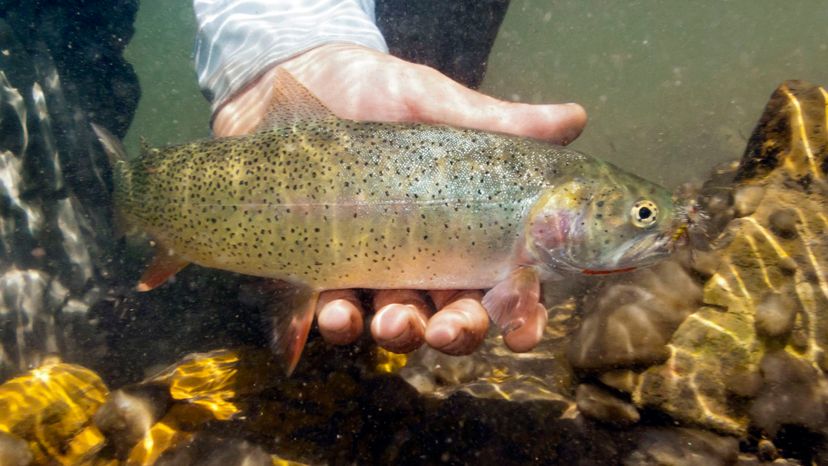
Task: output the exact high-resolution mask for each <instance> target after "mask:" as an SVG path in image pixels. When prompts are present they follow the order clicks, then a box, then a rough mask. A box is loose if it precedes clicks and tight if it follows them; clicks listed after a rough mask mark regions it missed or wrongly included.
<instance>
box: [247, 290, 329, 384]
mask: <svg viewBox="0 0 828 466" xmlns="http://www.w3.org/2000/svg"><path fill="white" fill-rule="evenodd" d="M260 292H264V293H265V294H266V296H265V301H264V307H265V313H266V316H267V319H268V320H269V321H270V328H271V339H270V346H271V348H273V351H274V352H275V353H276V355H277V357H278V358H279V359H280V360H281V361H282V363H283V365H284V369H285V373H286V374H287V375H290V374H291V373H293V370H294V369H295V368H296V364H298V363H299V358H300V356H302V350H303V349H304V348H305V343H306V342H307V341H308V334H309V333H310V329H311V325H312V324H313V317H314V315H315V313H316V304H317V302H318V301H319V292H318V291H315V290H313V289H311V288H310V287H307V286H301V285H300V286H296V285H292V284H289V283H284V282H268V283H267V284H265V285H263V286H262V287H261V288H260Z"/></svg>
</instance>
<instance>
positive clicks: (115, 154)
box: [91, 123, 130, 237]
mask: <svg viewBox="0 0 828 466" xmlns="http://www.w3.org/2000/svg"><path fill="white" fill-rule="evenodd" d="M91 126H92V131H94V132H95V134H96V135H97V136H98V141H100V143H101V145H102V146H103V148H104V152H106V156H107V157H108V158H109V165H110V166H111V167H112V171H113V181H114V182H115V192H114V193H113V194H114V196H115V197H116V198H118V197H119V191H120V192H121V194H120V195H121V196H123V195H124V193H123V184H124V183H126V182H127V175H126V174H125V173H124V172H125V171H126V167H127V154H126V150H124V146H123V144H121V141H120V140H119V139H118V138H117V137H115V135H113V134H112V133H110V132H109V131H107V129H106V128H104V127H103V126H99V125H96V124H95V123H92V124H91ZM113 217H114V218H113V223H114V226H115V233H116V234H117V235H118V236H119V237H121V236H124V235H125V234H126V233H127V232H129V231H130V228H129V224H128V222H127V221H126V219H125V218H124V216H123V215H122V212H121V209H119V208H118V202H117V201H116V205H115V208H114V209H113Z"/></svg>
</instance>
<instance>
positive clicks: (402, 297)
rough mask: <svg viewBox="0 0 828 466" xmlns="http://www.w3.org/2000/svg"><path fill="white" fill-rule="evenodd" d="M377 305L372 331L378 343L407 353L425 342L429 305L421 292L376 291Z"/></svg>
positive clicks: (375, 304) (375, 302)
mask: <svg viewBox="0 0 828 466" xmlns="http://www.w3.org/2000/svg"><path fill="white" fill-rule="evenodd" d="M374 309H376V310H377V311H376V314H374V318H373V319H372V320H371V334H372V335H373V336H374V340H375V341H376V342H377V344H378V345H380V346H382V347H383V348H385V349H387V350H389V351H393V352H395V353H408V352H410V351H414V350H415V349H417V348H419V347H420V346H421V345H422V344H423V342H424V341H425V329H426V322H427V321H428V315H429V305H428V302H426V300H425V297H424V296H423V295H422V294H421V293H420V292H418V291H414V290H380V291H377V292H376V293H375V294H374Z"/></svg>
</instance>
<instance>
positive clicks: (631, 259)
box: [616, 226, 687, 269]
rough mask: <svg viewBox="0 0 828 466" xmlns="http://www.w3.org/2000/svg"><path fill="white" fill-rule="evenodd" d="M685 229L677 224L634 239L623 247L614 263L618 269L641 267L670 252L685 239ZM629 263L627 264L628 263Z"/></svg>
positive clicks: (656, 260)
mask: <svg viewBox="0 0 828 466" xmlns="http://www.w3.org/2000/svg"><path fill="white" fill-rule="evenodd" d="M686 236H687V229H686V227H683V226H679V227H677V228H676V229H675V230H671V231H667V232H663V233H656V234H652V235H649V236H646V237H645V238H642V239H640V240H639V241H636V242H635V243H633V244H631V245H630V246H629V247H628V248H625V249H624V252H623V253H622V255H621V257H619V258H618V261H617V262H616V264H619V267H617V268H618V269H627V268H629V267H643V266H647V265H650V264H653V263H655V262H658V261H659V260H661V259H663V258H664V257H667V256H669V255H670V254H672V253H673V252H674V251H675V250H676V249H677V248H678V247H679V246H680V245H681V244H683V243H684V242H685V241H686ZM628 264H629V265H628Z"/></svg>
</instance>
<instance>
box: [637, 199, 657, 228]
mask: <svg viewBox="0 0 828 466" xmlns="http://www.w3.org/2000/svg"><path fill="white" fill-rule="evenodd" d="M630 213H631V215H632V223H633V225H635V226H637V227H639V228H647V227H649V226H652V225H655V222H656V219H657V218H658V206H656V205H655V202H653V201H648V200H646V199H644V200H640V201H638V202H636V203H635V204H633V207H632V211H631V212H630Z"/></svg>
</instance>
